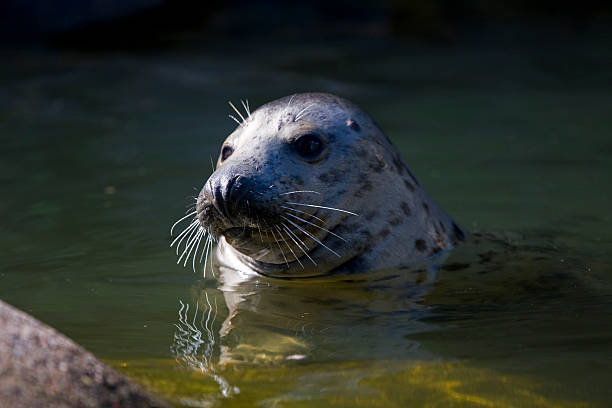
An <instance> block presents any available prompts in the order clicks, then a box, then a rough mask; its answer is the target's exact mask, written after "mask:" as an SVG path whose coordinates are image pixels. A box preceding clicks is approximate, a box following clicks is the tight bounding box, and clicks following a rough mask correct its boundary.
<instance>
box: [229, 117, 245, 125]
mask: <svg viewBox="0 0 612 408" xmlns="http://www.w3.org/2000/svg"><path fill="white" fill-rule="evenodd" d="M227 116H229V117H230V118H232V119H234V121H235V122H236V123H237V124H238V125H242V122H240V121H239V120H238V119H236V117H235V116H234V115H227Z"/></svg>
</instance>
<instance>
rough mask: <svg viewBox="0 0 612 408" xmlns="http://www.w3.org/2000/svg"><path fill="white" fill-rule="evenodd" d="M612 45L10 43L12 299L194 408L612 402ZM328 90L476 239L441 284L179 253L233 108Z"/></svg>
mask: <svg viewBox="0 0 612 408" xmlns="http://www.w3.org/2000/svg"><path fill="white" fill-rule="evenodd" d="M607 38H608V37H605V36H603V37H602V36H597V35H584V36H582V37H578V36H576V37H569V38H561V39H559V38H551V39H541V41H539V42H532V41H502V42H495V41H493V40H491V41H486V40H472V41H466V42H465V43H464V44H460V45H459V46H457V47H452V48H429V47H424V46H419V45H415V44H400V43H391V42H386V41H378V40H376V41H372V40H369V41H337V42H332V43H325V44H322V43H320V44H318V43H313V44H310V45H309V46H308V47H301V48H296V47H293V46H292V45H290V44H282V43H281V44H269V45H267V46H266V45H265V44H257V46H253V45H252V44H250V45H242V46H241V45H238V44H235V43H232V44H223V43H220V44H217V45H216V46H215V47H214V48H213V47H210V46H209V47H207V48H205V49H200V50H198V51H197V52H196V51H194V50H189V51H174V52H171V51H166V52H160V53H157V54H152V55H126V54H85V55H83V54H74V53H68V52H55V53H54V52H45V51H29V52H13V53H5V54H4V55H3V57H2V58H3V61H6V62H8V63H5V64H2V67H0V73H1V78H2V86H1V87H0V138H1V139H0V141H1V144H0V157H1V160H0V185H1V186H2V199H1V200H0V209H1V211H2V214H3V221H2V224H1V232H2V234H1V236H0V240H1V245H0V248H1V249H0V298H2V299H3V300H5V301H7V302H9V303H12V304H14V305H16V306H17V307H19V308H21V309H23V310H25V311H27V312H29V313H31V314H32V315H34V316H36V317H37V318H39V319H41V320H42V321H44V322H46V323H48V324H50V325H51V326H53V327H55V328H57V329H58V330H60V331H61V332H63V333H65V334H67V335H68V336H70V337H71V338H73V339H74V340H75V341H76V342H77V343H79V344H81V345H83V346H84V347H86V348H87V349H88V350H91V351H92V352H93V353H94V354H96V355H97V356H98V357H100V358H102V359H104V360H105V361H107V362H108V363H110V364H111V365H113V366H114V367H116V368H117V369H118V370H120V371H121V372H124V373H126V374H127V375H130V376H132V377H133V378H134V379H136V380H137V381H140V382H141V383H143V384H145V385H146V386H148V387H150V388H151V389H152V390H154V391H155V392H157V393H159V394H160V395H162V396H164V397H166V398H168V399H170V400H171V401H173V402H174V403H175V404H177V405H179V406H254V405H259V406H264V407H265V406H270V407H272V406H277V407H280V406H282V407H294V406H295V407H297V406H300V407H306V406H321V405H326V406H338V407H342V406H351V407H354V406H364V407H365V406H367V407H371V406H385V407H394V406H397V407H400V406H401V407H403V406H440V407H447V406H485V407H511V406H512V407H514V406H525V407H531V406H533V407H539V406H553V405H554V406H563V407H578V406H580V407H584V406H589V407H590V406H593V407H597V406H602V407H603V406H609V405H611V404H612V391H610V387H609V383H610V380H611V378H610V365H611V363H612V346H611V345H612V323H611V322H612V319H611V318H612V286H611V284H612V280H611V278H610V271H611V269H612V268H611V267H612V256H611V255H610V244H611V242H612V239H611V236H610V229H611V227H612V224H611V217H612V214H611V212H610V208H612V199H611V195H610V185H612V160H611V159H610V155H611V154H612V138H611V137H610V134H611V130H612V126H611V123H612V122H610V117H612V116H611V114H612V93H611V91H612V78H611V76H610V72H612V71H611V70H610V68H611V66H612V64H611V62H612V59H611V56H610V51H609V47H608V44H609V41H607ZM230 45H231V50H232V52H231V53H229V52H228V51H227V50H228V47H230ZM311 90H321V91H327V92H334V93H338V94H340V95H342V96H345V97H347V98H349V99H351V100H353V101H355V102H356V103H357V104H359V105H361V106H362V107H363V108H364V109H365V110H366V111H368V112H369V113H371V114H372V116H373V117H374V118H375V119H376V121H377V122H378V123H379V125H380V126H381V127H382V128H383V129H384V130H385V132H386V133H387V135H388V136H389V137H390V138H391V139H392V140H393V142H394V143H395V144H396V145H397V146H398V149H399V150H400V151H401V153H402V155H403V156H404V158H405V159H406V161H407V163H408V164H409V165H410V167H411V169H412V170H413V172H414V173H415V174H416V175H417V177H418V178H419V179H420V181H421V183H422V184H423V185H424V186H425V187H426V189H427V190H428V191H429V192H430V193H431V195H432V196H433V197H435V199H436V200H437V201H438V202H440V203H441V204H442V206H443V207H444V208H445V209H446V210H447V211H448V212H449V213H450V214H452V215H453V216H454V217H455V219H456V220H458V221H459V223H460V224H461V225H462V226H464V227H465V228H466V229H467V230H469V231H470V232H472V234H471V235H470V239H469V240H468V242H467V243H466V244H465V245H463V246H461V247H460V248H457V249H456V250H455V251H453V253H452V254H451V255H450V257H449V259H447V260H446V262H445V264H444V266H443V267H442V270H440V271H438V273H437V275H438V280H437V282H435V283H434V284H431V285H427V284H421V285H419V286H417V287H415V286H414V285H411V284H409V283H406V282H404V279H402V276H404V275H402V274H401V273H400V277H396V278H394V279H390V280H386V279H384V278H385V277H389V276H392V275H396V274H397V271H385V272H381V273H382V275H380V274H377V273H374V274H364V276H363V277H362V278H361V279H359V280H358V281H352V282H344V281H342V280H341V279H340V280H329V279H326V280H318V279H317V280H309V281H307V282H284V281H282V282H278V281H273V280H267V279H254V280H250V281H247V282H244V283H242V284H240V285H232V284H231V283H227V282H226V283H222V282H219V281H218V280H216V279H213V278H211V277H208V278H207V279H203V277H202V274H201V273H200V272H199V273H193V272H192V271H191V269H190V268H183V267H182V266H177V265H176V256H175V255H174V253H173V251H172V250H171V249H169V248H168V245H169V243H170V241H171V238H170V236H169V227H170V225H171V224H172V223H173V222H174V220H176V219H178V218H179V217H180V215H181V214H182V213H183V212H184V211H185V208H186V206H188V205H189V204H190V203H191V202H192V201H193V198H192V196H193V195H196V194H197V190H199V189H200V188H201V185H202V184H203V182H204V181H205V180H206V179H207V177H208V175H209V174H210V172H211V167H210V161H211V156H212V157H213V158H216V156H217V155H218V149H219V147H220V144H221V142H222V140H223V139H224V138H225V136H226V135H227V134H229V132H231V131H232V129H233V126H234V123H233V122H232V121H231V120H230V119H228V118H227V115H228V113H230V108H229V107H228V106H227V105H226V101H227V100H229V99H232V100H234V101H238V100H239V99H240V98H244V97H248V98H249V100H250V103H251V106H258V105H260V104H263V103H265V102H267V101H269V100H272V99H275V98H277V97H281V96H284V95H287V94H290V93H294V92H300V91H311ZM420 273H421V274H422V275H423V276H422V280H426V276H425V275H427V273H428V272H427V271H424V272H420ZM430 273H433V272H431V271H430ZM376 281H377V283H376ZM187 305H189V310H187ZM196 307H197V308H198V309H197V315H196V309H195V308H196ZM229 314H231V317H230V318H229V319H226V318H227V316H228V315H229ZM230 321H231V325H229V324H228V323H229V322H230Z"/></svg>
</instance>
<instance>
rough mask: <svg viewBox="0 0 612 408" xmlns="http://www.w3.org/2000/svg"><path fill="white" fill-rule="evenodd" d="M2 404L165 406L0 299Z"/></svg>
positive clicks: (63, 338)
mask: <svg viewBox="0 0 612 408" xmlns="http://www.w3.org/2000/svg"><path fill="white" fill-rule="evenodd" d="M0 378H1V379H2V380H1V381H0V406H2V407H34V406H41V407H43V406H44V407H50V406H53V407H77V406H78V407H165V406H167V404H165V403H164V402H162V401H160V400H158V399H157V398H155V397H153V396H151V395H149V394H148V393H147V392H145V391H144V390H143V389H142V388H141V387H140V386H138V385H136V384H134V383H132V382H131V381H130V380H128V379H127V378H126V377H124V376H123V375H121V374H119V373H117V372H116V371H114V370H113V369H112V368H110V367H109V366H107V365H106V364H104V363H102V362H101V361H99V360H98V359H96V358H95V357H94V356H93V355H92V354H91V353H89V352H88V351H86V350H85V349H83V348H82V347H80V346H78V345H76V344H75V343H74V342H73V341H72V340H70V339H68V338H67V337H65V336H64V335H62V334H60V333H58V332H57V331H55V330H54V329H52V328H51V327H49V326H46V325H44V324H43V323H41V322H39V321H38V320H36V319H34V318H33V317H32V316H29V315H28V314H26V313H24V312H22V311H19V310H17V309H15V308H14V307H12V306H10V305H8V304H6V303H4V302H3V301H1V300H0Z"/></svg>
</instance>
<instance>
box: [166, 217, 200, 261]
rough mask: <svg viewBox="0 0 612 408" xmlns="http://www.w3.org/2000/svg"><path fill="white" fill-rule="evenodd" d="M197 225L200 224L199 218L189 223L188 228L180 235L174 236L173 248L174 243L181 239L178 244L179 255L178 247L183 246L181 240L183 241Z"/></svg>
mask: <svg viewBox="0 0 612 408" xmlns="http://www.w3.org/2000/svg"><path fill="white" fill-rule="evenodd" d="M197 226H198V220H195V221H193V222H192V223H191V224H189V225H188V226H187V228H185V229H184V230H183V232H181V233H180V234H178V236H177V237H176V238H174V241H172V242H171V243H170V248H172V246H173V245H174V243H175V242H176V241H179V243H178V245H177V246H176V250H177V255H178V248H179V246H181V241H182V240H183V239H184V238H185V236H186V235H187V233H188V232H189V231H191V230H192V229H193V228H195V227H197Z"/></svg>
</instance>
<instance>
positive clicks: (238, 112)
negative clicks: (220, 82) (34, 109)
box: [227, 101, 245, 122]
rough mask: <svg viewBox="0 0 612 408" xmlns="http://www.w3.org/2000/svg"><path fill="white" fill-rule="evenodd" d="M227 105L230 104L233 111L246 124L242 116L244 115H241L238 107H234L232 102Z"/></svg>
mask: <svg viewBox="0 0 612 408" xmlns="http://www.w3.org/2000/svg"><path fill="white" fill-rule="evenodd" d="M227 103H229V104H230V106H231V107H232V109H233V110H234V111H235V112H236V113H237V114H238V116H240V118H241V119H242V121H243V122H244V121H245V119H244V116H242V113H240V111H239V110H238V109H236V107H235V106H234V104H233V103H232V101H227Z"/></svg>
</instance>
